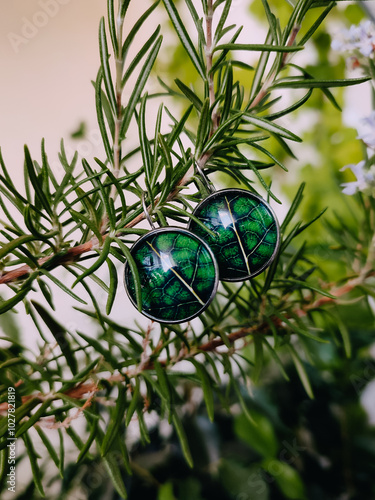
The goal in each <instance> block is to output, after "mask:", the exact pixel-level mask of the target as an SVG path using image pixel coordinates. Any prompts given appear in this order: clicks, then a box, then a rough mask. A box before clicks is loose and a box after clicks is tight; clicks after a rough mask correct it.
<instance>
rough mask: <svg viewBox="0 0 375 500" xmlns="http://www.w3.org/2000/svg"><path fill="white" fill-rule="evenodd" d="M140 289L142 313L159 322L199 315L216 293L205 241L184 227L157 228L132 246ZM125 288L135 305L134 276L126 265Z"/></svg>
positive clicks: (214, 273)
mask: <svg viewBox="0 0 375 500" xmlns="http://www.w3.org/2000/svg"><path fill="white" fill-rule="evenodd" d="M131 254H132V256H133V258H134V260H135V263H136V265H137V268H138V273H139V278H140V281H141V290H142V313H143V314H144V315H145V316H147V317H148V318H151V319H153V320H155V321H159V322H160V323H182V322H183V321H189V320H190V319H192V318H194V317H195V316H198V314H200V313H201V312H203V311H204V309H206V307H207V306H208V305H209V304H210V302H211V301H212V299H213V298H214V296H215V293H216V290H217V286H218V267H217V263H216V260H215V257H214V255H213V253H212V251H211V250H210V248H209V247H208V245H207V244H206V243H205V242H204V241H203V240H202V239H201V238H199V237H198V236H196V235H194V234H192V233H190V232H189V231H187V230H186V229H183V228H172V227H168V228H159V229H155V230H153V231H150V232H149V233H147V234H146V235H144V236H142V238H140V239H139V240H138V241H136V243H135V244H134V245H133V247H132V248H131ZM125 288H126V290H127V293H128V295H129V298H130V300H131V301H132V303H133V305H135V306H136V294H135V286H134V277H133V274H132V272H131V270H130V267H129V265H128V264H126V266H125Z"/></svg>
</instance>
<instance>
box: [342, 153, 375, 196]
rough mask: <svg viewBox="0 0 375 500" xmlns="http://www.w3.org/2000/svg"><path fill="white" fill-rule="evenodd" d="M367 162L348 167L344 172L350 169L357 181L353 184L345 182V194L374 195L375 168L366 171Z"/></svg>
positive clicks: (343, 185)
mask: <svg viewBox="0 0 375 500" xmlns="http://www.w3.org/2000/svg"><path fill="white" fill-rule="evenodd" d="M365 164H366V162H365V161H360V162H359V163H357V164H356V165H355V164H351V165H346V166H345V167H344V168H342V169H341V171H342V170H346V169H347V168H350V170H351V171H352V172H353V174H354V175H355V176H356V178H357V180H356V181H353V182H345V183H343V184H341V186H342V187H343V188H344V189H343V190H342V192H343V193H344V194H348V195H353V194H355V193H358V192H359V191H360V192H361V193H367V194H372V193H373V190H374V189H375V166H373V167H371V168H370V169H369V170H365V169H364V166H365Z"/></svg>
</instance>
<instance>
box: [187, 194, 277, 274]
mask: <svg viewBox="0 0 375 500" xmlns="http://www.w3.org/2000/svg"><path fill="white" fill-rule="evenodd" d="M194 215H195V217H197V218H198V219H199V220H200V221H201V222H203V224H204V225H205V226H206V227H207V228H208V229H210V230H211V231H212V232H214V233H215V234H216V236H215V237H214V236H212V235H211V234H210V233H208V232H207V231H205V230H204V229H203V228H202V227H201V226H199V224H197V223H196V222H195V221H194V220H191V221H190V223H189V229H190V230H191V231H192V232H193V233H194V234H197V235H198V236H200V237H201V238H203V239H204V240H205V241H206V242H207V243H208V245H209V246H210V248H211V250H212V251H213V253H214V255H215V257H216V260H217V263H218V266H219V279H221V280H223V281H243V280H246V279H249V278H251V277H253V276H256V275H257V274H259V273H261V272H262V271H263V270H264V269H265V268H266V267H267V266H268V265H269V264H271V262H272V260H273V258H274V257H275V255H276V253H277V250H278V247H279V241H280V230H279V225H278V222H277V219H276V216H275V214H274V213H273V210H272V209H271V207H270V206H269V205H268V203H266V202H265V201H264V200H263V199H262V198H261V197H260V196H257V195H254V194H253V193H250V192H249V191H245V190H243V189H223V190H221V191H217V192H215V193H213V194H211V195H210V196H208V198H206V199H205V200H203V201H202V202H201V203H200V204H199V205H198V206H197V207H196V209H195V210H194Z"/></svg>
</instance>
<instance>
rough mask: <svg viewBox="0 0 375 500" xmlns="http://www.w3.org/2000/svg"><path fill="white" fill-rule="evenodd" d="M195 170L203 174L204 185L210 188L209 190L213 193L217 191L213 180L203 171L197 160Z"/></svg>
mask: <svg viewBox="0 0 375 500" xmlns="http://www.w3.org/2000/svg"><path fill="white" fill-rule="evenodd" d="M195 170H196V171H197V172H198V174H199V175H200V176H201V178H202V180H203V183H204V185H205V186H206V188H207V189H208V191H209V192H210V193H211V194H212V193H215V192H216V189H215V186H214V185H213V184H212V182H211V181H210V180H209V179H208V177H207V176H206V174H205V173H204V172H203V170H202V169H201V167H200V166H199V165H198V163H197V162H195Z"/></svg>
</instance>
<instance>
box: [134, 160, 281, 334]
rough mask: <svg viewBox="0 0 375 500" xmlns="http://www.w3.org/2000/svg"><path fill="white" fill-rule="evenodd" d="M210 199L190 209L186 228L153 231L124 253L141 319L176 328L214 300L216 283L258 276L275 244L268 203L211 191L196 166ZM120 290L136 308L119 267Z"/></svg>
mask: <svg viewBox="0 0 375 500" xmlns="http://www.w3.org/2000/svg"><path fill="white" fill-rule="evenodd" d="M196 168H197V171H198V173H199V174H200V176H201V177H202V179H203V181H204V183H205V185H206V186H207V188H208V189H209V191H210V194H209V196H208V197H207V198H205V199H204V200H203V201H202V202H201V203H199V204H198V205H197V207H196V208H195V210H194V212H193V215H194V216H195V218H196V219H198V220H199V221H200V222H201V224H202V225H203V226H205V227H206V228H207V229H208V230H206V229H205V228H204V227H202V225H200V224H198V223H197V222H196V220H194V219H190V221H189V224H188V227H187V229H184V228H180V227H172V226H170V227H160V228H158V229H156V228H155V226H154V224H153V222H152V220H151V217H150V215H149V212H148V210H147V207H146V204H145V200H144V197H143V199H142V203H143V209H144V212H145V216H146V218H147V220H148V222H149V223H150V225H151V228H152V230H151V231H150V232H149V233H147V234H145V235H144V236H142V237H141V238H140V239H139V240H137V241H136V242H135V243H134V245H133V246H132V248H131V249H130V252H131V255H132V257H133V258H134V260H135V263H136V265H137V269H138V273H139V278H140V282H141V291H142V314H144V315H145V316H146V317H148V318H150V319H152V320H154V321H158V322H160V323H169V324H172V323H182V322H184V321H190V320H191V319H193V318H195V317H196V316H198V315H199V314H201V313H202V312H203V311H204V310H205V309H206V308H207V307H208V306H209V304H210V303H211V301H212V300H213V298H214V297H215V294H216V291H217V287H218V284H219V280H222V281H232V282H233V281H244V280H247V279H250V278H252V277H254V276H256V275H258V274H259V273H261V272H262V271H264V270H265V269H266V268H267V267H268V266H269V265H270V264H271V262H272V261H273V259H274V258H275V256H276V254H277V251H278V248H279V244H280V229H279V224H278V221H277V218H276V216H275V214H274V212H273V210H272V208H271V207H270V206H269V204H268V203H267V202H266V201H265V200H263V199H262V198H261V197H259V196H257V195H255V194H253V193H251V192H250V191H246V190H244V189H236V188H229V189H222V190H220V191H216V190H215V189H214V187H213V185H212V184H211V182H210V181H208V179H207V178H206V177H205V175H204V174H203V172H202V171H201V169H200V168H199V167H198V166H196ZM125 288H126V291H127V293H128V296H129V298H130V300H131V302H132V303H133V305H135V306H136V293H135V284H134V276H133V274H132V272H131V269H130V266H129V264H128V263H127V264H126V265H125Z"/></svg>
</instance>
